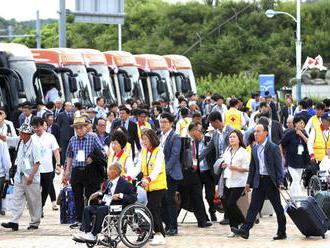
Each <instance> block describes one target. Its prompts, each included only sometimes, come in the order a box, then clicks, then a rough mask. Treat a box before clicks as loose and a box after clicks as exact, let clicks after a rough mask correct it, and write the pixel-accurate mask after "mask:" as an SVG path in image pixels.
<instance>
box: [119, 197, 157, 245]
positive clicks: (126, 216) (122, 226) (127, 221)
mask: <svg viewBox="0 0 330 248" xmlns="http://www.w3.org/2000/svg"><path fill="white" fill-rule="evenodd" d="M153 226H154V225H153V218H152V214H151V212H150V211H149V209H148V208H147V207H145V206H144V205H142V204H139V203H135V204H132V205H129V206H127V207H126V208H125V209H124V210H123V211H122V212H121V214H120V216H119V221H118V234H119V236H120V239H121V241H122V242H123V243H124V244H125V245H126V246H127V247H129V248H138V247H142V246H144V245H145V244H146V243H147V242H148V240H149V238H150V236H151V234H152V231H153V229H154V227H153Z"/></svg>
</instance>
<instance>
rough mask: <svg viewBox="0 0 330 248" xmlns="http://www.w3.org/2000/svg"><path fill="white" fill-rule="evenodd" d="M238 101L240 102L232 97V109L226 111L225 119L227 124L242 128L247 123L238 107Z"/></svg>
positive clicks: (230, 104)
mask: <svg viewBox="0 0 330 248" xmlns="http://www.w3.org/2000/svg"><path fill="white" fill-rule="evenodd" d="M238 103H239V102H238V100H237V99H236V98H233V99H230V101H229V106H230V109H228V110H227V111H226V112H225V113H224V121H225V123H226V125H227V126H230V127H232V128H234V129H238V130H242V128H243V127H244V126H245V124H246V123H245V119H244V116H243V113H242V112H241V111H239V110H238V109H237V106H238Z"/></svg>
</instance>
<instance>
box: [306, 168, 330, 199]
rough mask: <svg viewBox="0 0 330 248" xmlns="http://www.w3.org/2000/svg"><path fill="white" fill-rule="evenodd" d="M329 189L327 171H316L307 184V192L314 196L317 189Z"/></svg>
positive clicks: (329, 182) (329, 183)
mask: <svg viewBox="0 0 330 248" xmlns="http://www.w3.org/2000/svg"><path fill="white" fill-rule="evenodd" d="M329 189H330V173H329V172H327V171H323V170H322V171H318V172H317V174H316V175H314V176H312V177H311V179H310V181H309V185H308V194H309V195H310V196H315V195H316V194H317V193H318V192H319V191H327V190H329Z"/></svg>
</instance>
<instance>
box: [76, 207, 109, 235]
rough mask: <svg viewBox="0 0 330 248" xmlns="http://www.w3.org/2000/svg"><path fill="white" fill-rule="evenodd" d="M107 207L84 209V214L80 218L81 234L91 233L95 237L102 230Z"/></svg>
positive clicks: (107, 210)
mask: <svg viewBox="0 0 330 248" xmlns="http://www.w3.org/2000/svg"><path fill="white" fill-rule="evenodd" d="M108 212H109V207H108V206H99V205H90V206H87V207H85V208H84V213H83V217H82V225H81V231H83V232H86V233H88V232H91V231H92V229H93V231H92V233H93V235H95V236H96V235H97V234H98V233H100V232H101V230H102V223H103V219H104V217H105V216H106V215H107V214H108ZM93 215H95V218H96V219H95V223H94V228H93V225H92V224H93V223H92V220H93V218H92V217H93Z"/></svg>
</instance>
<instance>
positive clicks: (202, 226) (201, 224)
mask: <svg viewBox="0 0 330 248" xmlns="http://www.w3.org/2000/svg"><path fill="white" fill-rule="evenodd" d="M210 226H212V223H211V222H204V223H198V227H199V228H205V227H210Z"/></svg>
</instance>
